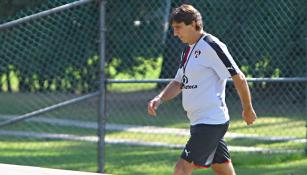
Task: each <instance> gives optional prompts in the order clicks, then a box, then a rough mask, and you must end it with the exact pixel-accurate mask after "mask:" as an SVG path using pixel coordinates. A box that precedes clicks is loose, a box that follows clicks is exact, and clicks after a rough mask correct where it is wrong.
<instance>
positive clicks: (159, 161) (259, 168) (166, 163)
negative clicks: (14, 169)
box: [0, 137, 307, 175]
mask: <svg viewBox="0 0 307 175" xmlns="http://www.w3.org/2000/svg"><path fill="white" fill-rule="evenodd" d="M46 150H48V151H46ZM96 150H97V147H96V144H95V143H87V142H75V141H59V140H42V139H36V140H35V139H31V140H19V139H14V138H7V137H4V138H2V139H1V141H0V161H1V162H2V163H10V164H23V165H32V166H41V167H49V168H61V169H70V170H81V171H90V172H95V171H96V170H97V165H96V157H97V152H96ZM180 152H181V150H179V149H171V150H170V149H166V148H152V147H141V146H136V147H133V146H125V147H123V146H120V145H107V146H106V162H107V163H106V172H107V173H112V174H115V175H131V174H133V175H144V174H157V175H164V174H171V172H172V169H173V166H174V163H175V162H176V160H177V158H178V156H179V154H180ZM25 160H26V161H25ZM232 160H233V163H234V166H235V169H236V171H237V174H248V175H290V174H291V173H292V174H294V175H304V174H305V172H306V171H307V167H306V166H305V165H306V164H307V157H306V156H304V155H302V154H298V153H296V154H260V153H248V154H247V153H232ZM193 174H194V175H200V174H205V175H209V174H213V172H212V170H210V169H203V170H196V171H195V172H194V173H193Z"/></svg>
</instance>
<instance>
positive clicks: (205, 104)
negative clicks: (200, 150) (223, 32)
mask: <svg viewBox="0 0 307 175" xmlns="http://www.w3.org/2000/svg"><path fill="white" fill-rule="evenodd" d="M207 35H209V34H205V35H204V36H203V37H202V38H201V39H200V40H199V41H198V42H197V43H196V45H195V47H194V49H192V48H191V50H190V58H188V60H187V61H186V63H185V66H186V69H185V76H186V77H187V78H188V83H186V84H184V86H183V88H182V104H183V108H184V109H185V110H186V112H187V115H188V118H189V120H190V123H191V125H195V124H201V123H204V124H222V123H225V122H227V121H228V120H229V114H228V108H227V106H226V103H225V87H226V80H227V78H230V77H231V75H230V73H229V71H228V69H235V71H236V72H237V73H238V72H240V70H239V68H238V66H237V65H236V63H235V61H234V60H233V58H232V56H231V55H230V53H229V52H228V50H227V47H226V46H225V44H224V43H222V42H221V41H219V40H218V39H217V38H216V37H214V36H212V35H210V36H211V38H212V39H213V40H214V42H215V43H216V44H217V45H218V46H219V47H220V48H221V49H222V51H223V52H224V55H226V58H227V59H228V60H229V61H230V63H231V67H226V66H225V64H224V63H223V62H222V59H221V58H220V57H219V56H218V54H217V53H216V51H215V50H214V48H213V47H211V46H210V45H209V43H207V42H206V41H205V40H204V37H206V36H207ZM199 51H200V52H199ZM224 59H225V58H224ZM183 70H184V67H181V68H179V69H178V71H177V74H176V76H175V78H174V80H175V81H178V82H182V77H183V75H184V73H183Z"/></svg>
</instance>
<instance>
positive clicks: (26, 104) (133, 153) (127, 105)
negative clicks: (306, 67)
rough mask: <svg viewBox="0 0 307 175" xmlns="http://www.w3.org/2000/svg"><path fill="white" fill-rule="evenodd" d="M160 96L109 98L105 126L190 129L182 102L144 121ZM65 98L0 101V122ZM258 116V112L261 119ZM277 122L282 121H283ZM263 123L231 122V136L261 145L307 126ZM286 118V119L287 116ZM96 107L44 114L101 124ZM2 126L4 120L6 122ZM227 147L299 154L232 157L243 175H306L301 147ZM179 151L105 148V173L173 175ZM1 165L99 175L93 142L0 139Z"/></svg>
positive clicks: (265, 119)
mask: <svg viewBox="0 0 307 175" xmlns="http://www.w3.org/2000/svg"><path fill="white" fill-rule="evenodd" d="M154 94H156V92H155V91H143V92H129V93H127V92H126V93H110V94H109V95H108V102H107V103H108V108H107V109H108V111H107V114H108V119H107V120H108V123H112V124H126V125H136V126H156V127H162V128H185V129H187V128H188V127H189V125H188V120H187V118H186V117H185V114H184V112H183V111H182V108H181V104H180V99H176V100H175V101H174V102H172V103H165V104H164V105H163V106H161V108H160V110H159V112H158V117H155V118H150V117H148V115H147V114H146V104H147V100H148V99H149V98H150V97H152V96H154ZM72 97H74V95H67V94H54V93H50V94H22V93H15V94H5V93H4V94H0V106H1V109H0V117H1V116H14V115H15V116H16V115H20V114H23V113H27V112H31V111H33V110H36V109H39V108H41V107H45V106H48V105H50V104H55V103H58V102H60V101H62V100H67V99H70V98H72ZM259 113H260V114H261V111H259ZM278 114H279V113H278ZM280 114H281V115H264V114H261V115H259V118H258V120H257V122H256V123H255V124H254V125H253V126H250V127H248V126H246V125H245V123H244V122H243V121H242V119H241V117H240V114H236V113H234V114H232V120H231V124H230V129H229V132H231V133H236V134H249V135H256V136H263V137H297V138H299V139H301V138H305V133H306V128H305V124H306V120H305V119H304V117H302V116H300V115H295V114H291V113H280ZM282 114H283V115H282ZM97 115H98V113H97V99H91V100H87V101H86V102H83V103H80V104H75V105H72V106H68V107H65V108H62V109H59V110H56V111H53V112H48V113H46V114H43V116H42V117H44V118H55V119H67V120H78V121H81V122H82V121H83V122H96V121H97ZM2 120H3V119H2ZM2 130H12V131H22V132H24V133H27V132H35V133H56V134H71V135H77V136H95V135H96V130H95V129H86V128H78V127H75V126H60V125H55V124H48V123H40V122H22V123H18V124H15V125H12V126H9V127H6V128H1V129H0V131H2ZM106 138H107V139H132V140H137V141H140V142H162V143H167V144H180V145H183V144H184V143H185V142H186V140H187V136H181V135H176V134H165V133H156V134H151V133H141V132H127V131H110V130H107V135H106ZM226 140H227V142H228V144H229V145H230V146H245V147H249V148H270V149H276V150H277V149H279V150H287V149H290V150H298V151H299V152H296V153H253V152H248V153H243V152H232V158H233V162H234V165H235V167H236V170H237V174H238V175H241V174H242V175H245V174H246V175H304V174H306V173H305V172H307V167H306V164H307V157H306V156H305V155H304V154H303V153H302V151H303V150H304V147H305V144H306V143H304V142H292V141H286V140H284V141H268V140H261V139H260V140H255V139H253V138H226ZM180 152H181V150H180V149H170V148H163V147H161V148H156V147H150V146H146V147H145V146H131V145H121V144H115V145H114V144H112V145H111V144H107V146H106V159H105V160H106V172H107V173H112V174H119V175H121V174H123V175H132V174H133V175H143V174H157V175H160V174H163V175H164V174H171V171H172V169H173V166H174V163H175V161H176V160H177V158H178V156H179V154H180ZM0 162H1V163H12V164H26V165H34V166H43V167H51V168H63V169H73V170H82V171H91V172H94V171H96V170H97V145H96V143H94V142H86V141H68V140H63V139H50V138H45V139H41V138H32V137H16V136H5V135H0ZM200 174H205V175H207V174H208V175H209V174H213V172H212V171H211V170H210V169H208V170H196V171H195V173H194V175H200Z"/></svg>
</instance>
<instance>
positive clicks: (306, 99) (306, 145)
mask: <svg viewBox="0 0 307 175" xmlns="http://www.w3.org/2000/svg"><path fill="white" fill-rule="evenodd" d="M305 23H306V24H307V22H305ZM306 35H307V33H306ZM305 57H306V58H305V59H306V62H305V64H306V65H305V66H306V70H307V36H306V37H305ZM306 70H305V71H306ZM305 77H306V78H307V71H306V72H305ZM305 115H306V141H305V155H307V82H306V83H305Z"/></svg>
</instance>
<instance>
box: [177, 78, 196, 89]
mask: <svg viewBox="0 0 307 175" xmlns="http://www.w3.org/2000/svg"><path fill="white" fill-rule="evenodd" d="M188 83H189V78H188V77H187V76H186V75H183V76H182V80H181V89H196V88H197V85H195V84H194V85H189V84H188Z"/></svg>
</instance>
